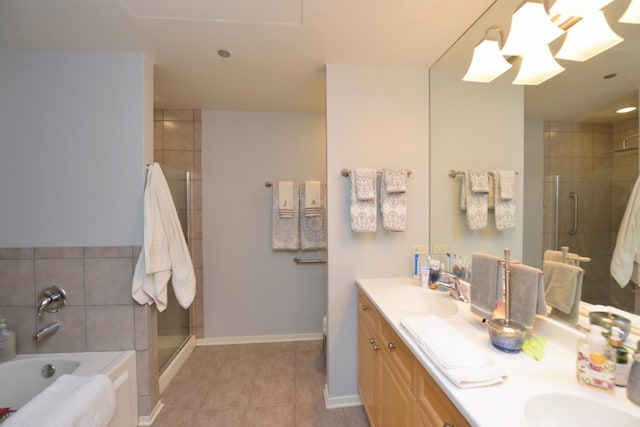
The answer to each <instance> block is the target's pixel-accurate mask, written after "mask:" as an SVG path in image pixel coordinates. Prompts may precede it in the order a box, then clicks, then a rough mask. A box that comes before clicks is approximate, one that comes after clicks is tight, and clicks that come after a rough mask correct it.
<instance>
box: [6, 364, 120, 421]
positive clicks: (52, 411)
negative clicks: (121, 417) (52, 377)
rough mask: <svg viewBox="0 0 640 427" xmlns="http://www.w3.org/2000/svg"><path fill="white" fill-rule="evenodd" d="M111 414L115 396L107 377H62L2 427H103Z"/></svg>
mask: <svg viewBox="0 0 640 427" xmlns="http://www.w3.org/2000/svg"><path fill="white" fill-rule="evenodd" d="M115 410H116V393H115V390H114V387H113V383H112V382H111V380H110V379H109V377H108V376H106V375H103V374H98V375H92V376H89V377H80V376H75V375H62V376H61V377H60V378H58V379H57V380H56V381H54V382H53V384H51V385H50V386H49V387H47V388H46V389H44V390H43V391H42V392H41V393H40V394H38V395H37V396H36V397H34V398H33V399H31V400H30V401H29V402H28V403H26V404H25V405H24V406H23V407H22V408H20V409H19V410H18V412H16V413H15V414H13V415H12V416H10V417H9V418H8V419H7V420H6V421H4V422H3V423H2V427H27V426H47V427H87V426H91V427H105V426H107V425H108V424H109V422H110V421H111V419H112V418H113V415H114V414H115Z"/></svg>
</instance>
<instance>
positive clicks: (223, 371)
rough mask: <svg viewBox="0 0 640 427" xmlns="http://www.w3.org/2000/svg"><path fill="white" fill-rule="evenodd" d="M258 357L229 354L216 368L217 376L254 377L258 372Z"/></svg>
mask: <svg viewBox="0 0 640 427" xmlns="http://www.w3.org/2000/svg"><path fill="white" fill-rule="evenodd" d="M257 363H258V358H257V357H249V356H245V355H239V356H238V355H234V354H227V355H225V357H224V359H222V360H221V362H220V365H219V366H218V369H217V370H216V374H215V376H216V378H233V377H249V376H251V377H253V376H255V375H256V374H257V372H258V367H257Z"/></svg>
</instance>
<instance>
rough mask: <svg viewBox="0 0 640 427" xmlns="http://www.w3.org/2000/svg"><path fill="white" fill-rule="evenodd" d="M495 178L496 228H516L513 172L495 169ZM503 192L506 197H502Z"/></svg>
mask: <svg viewBox="0 0 640 427" xmlns="http://www.w3.org/2000/svg"><path fill="white" fill-rule="evenodd" d="M493 176H494V179H495V200H494V205H495V206H494V215H495V218H496V229H497V230H500V231H502V230H512V229H514V228H516V201H515V172H514V171H497V172H494V173H493ZM504 194H506V195H507V197H504Z"/></svg>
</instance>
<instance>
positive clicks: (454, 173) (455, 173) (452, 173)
mask: <svg viewBox="0 0 640 427" xmlns="http://www.w3.org/2000/svg"><path fill="white" fill-rule="evenodd" d="M488 172H489V173H490V174H493V172H492V171H488ZM462 175H464V171H457V170H455V169H449V178H455V177H457V176H462ZM516 175H518V171H516Z"/></svg>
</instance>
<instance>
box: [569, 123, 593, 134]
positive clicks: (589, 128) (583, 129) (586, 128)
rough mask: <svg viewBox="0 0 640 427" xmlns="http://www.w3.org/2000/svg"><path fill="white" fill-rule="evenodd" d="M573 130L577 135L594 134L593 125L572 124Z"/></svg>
mask: <svg viewBox="0 0 640 427" xmlns="http://www.w3.org/2000/svg"><path fill="white" fill-rule="evenodd" d="M571 130H573V132H576V133H577V132H580V133H592V132H593V123H584V122H573V123H571Z"/></svg>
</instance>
